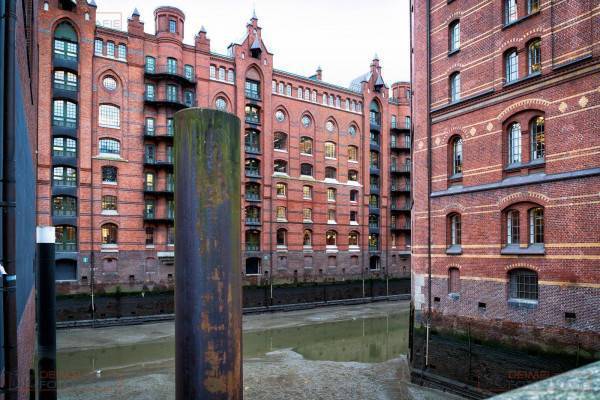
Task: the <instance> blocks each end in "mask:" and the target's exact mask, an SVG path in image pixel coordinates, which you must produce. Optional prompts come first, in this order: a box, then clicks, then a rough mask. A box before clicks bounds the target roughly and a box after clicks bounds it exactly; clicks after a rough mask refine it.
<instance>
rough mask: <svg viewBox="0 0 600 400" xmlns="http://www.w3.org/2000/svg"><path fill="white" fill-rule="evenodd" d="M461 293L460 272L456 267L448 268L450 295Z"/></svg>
mask: <svg viewBox="0 0 600 400" xmlns="http://www.w3.org/2000/svg"><path fill="white" fill-rule="evenodd" d="M459 292H460V270H459V269H458V268H456V267H451V268H448V294H458V293H459Z"/></svg>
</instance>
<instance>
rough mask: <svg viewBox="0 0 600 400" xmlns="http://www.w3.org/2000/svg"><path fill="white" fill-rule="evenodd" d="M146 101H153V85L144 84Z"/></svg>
mask: <svg viewBox="0 0 600 400" xmlns="http://www.w3.org/2000/svg"><path fill="white" fill-rule="evenodd" d="M146 100H154V85H151V84H149V83H148V84H146Z"/></svg>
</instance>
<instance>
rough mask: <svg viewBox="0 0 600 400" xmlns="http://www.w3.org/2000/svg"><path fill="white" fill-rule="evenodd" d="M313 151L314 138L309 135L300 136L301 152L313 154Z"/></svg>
mask: <svg viewBox="0 0 600 400" xmlns="http://www.w3.org/2000/svg"><path fill="white" fill-rule="evenodd" d="M312 152H313V140H312V139H311V138H309V137H307V136H302V137H301V138H300V153H301V154H308V155H312Z"/></svg>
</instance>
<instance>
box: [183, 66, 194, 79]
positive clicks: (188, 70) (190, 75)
mask: <svg viewBox="0 0 600 400" xmlns="http://www.w3.org/2000/svg"><path fill="white" fill-rule="evenodd" d="M183 76H185V79H187V80H188V81H193V80H194V67H192V66H191V65H189V64H186V65H184V66H183Z"/></svg>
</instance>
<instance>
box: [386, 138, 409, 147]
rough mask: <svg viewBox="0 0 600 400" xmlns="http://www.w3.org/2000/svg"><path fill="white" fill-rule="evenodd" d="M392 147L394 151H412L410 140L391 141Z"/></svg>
mask: <svg viewBox="0 0 600 400" xmlns="http://www.w3.org/2000/svg"><path fill="white" fill-rule="evenodd" d="M390 146H391V148H392V149H407V150H408V149H410V140H406V139H394V138H392V140H391V141H390Z"/></svg>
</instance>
